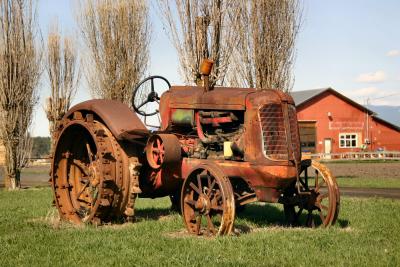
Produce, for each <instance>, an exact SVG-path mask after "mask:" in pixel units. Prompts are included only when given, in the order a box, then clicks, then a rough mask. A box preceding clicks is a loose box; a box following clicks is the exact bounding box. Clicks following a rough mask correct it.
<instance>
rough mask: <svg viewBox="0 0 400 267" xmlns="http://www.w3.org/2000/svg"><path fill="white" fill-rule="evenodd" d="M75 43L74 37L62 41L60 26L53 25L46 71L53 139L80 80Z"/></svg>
mask: <svg viewBox="0 0 400 267" xmlns="http://www.w3.org/2000/svg"><path fill="white" fill-rule="evenodd" d="M75 43H76V41H75V40H74V38H73V37H72V36H66V37H64V38H63V40H62V38H61V34H60V31H59V29H58V24H57V23H54V24H53V25H51V28H50V31H49V35H48V38H47V53H46V70H47V75H48V78H49V81H50V88H51V95H50V97H49V98H48V99H47V103H46V115H47V118H48V120H49V124H50V135H51V136H52V138H54V134H55V132H56V130H57V125H58V123H59V122H60V121H61V119H62V117H63V116H64V114H65V113H66V112H67V111H68V109H69V107H70V105H71V101H72V97H73V96H74V95H75V92H76V88H77V86H78V83H79V79H80V72H79V68H78V56H77V50H76V48H75V45H74V44H75ZM53 141H54V140H53Z"/></svg>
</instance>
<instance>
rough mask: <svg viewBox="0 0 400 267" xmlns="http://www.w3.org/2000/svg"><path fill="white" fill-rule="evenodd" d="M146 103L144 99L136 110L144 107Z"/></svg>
mask: <svg viewBox="0 0 400 267" xmlns="http://www.w3.org/2000/svg"><path fill="white" fill-rule="evenodd" d="M147 102H149V101H148V100H147V99H146V100H145V101H143V102H142V103H141V104H140V105H139V106H138V107H137V109H140V108H141V107H143V106H144V105H146V104H147Z"/></svg>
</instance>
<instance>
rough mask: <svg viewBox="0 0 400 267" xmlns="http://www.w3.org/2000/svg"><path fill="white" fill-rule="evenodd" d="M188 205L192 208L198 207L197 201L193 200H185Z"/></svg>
mask: <svg viewBox="0 0 400 267" xmlns="http://www.w3.org/2000/svg"><path fill="white" fill-rule="evenodd" d="M185 203H186V204H189V205H190V206H192V207H193V208H194V207H195V206H196V203H197V201H195V200H193V199H187V200H185Z"/></svg>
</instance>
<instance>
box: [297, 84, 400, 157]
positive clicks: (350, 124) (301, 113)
mask: <svg viewBox="0 0 400 267" xmlns="http://www.w3.org/2000/svg"><path fill="white" fill-rule="evenodd" d="M297 117H298V120H299V121H316V139H317V140H316V152H317V153H323V152H324V140H325V139H331V142H332V150H331V152H332V153H343V152H358V151H362V150H363V149H364V150H370V151H375V150H377V149H384V150H400V132H399V131H398V130H395V129H394V128H392V127H390V126H388V125H385V124H384V123H382V122H380V121H377V120H375V119H374V118H373V117H371V116H367V114H366V112H365V111H364V110H361V109H360V108H358V107H356V106H354V105H352V104H351V103H349V102H347V101H345V100H344V99H342V98H340V97H338V96H336V95H335V94H333V93H332V92H330V91H326V92H324V93H322V94H320V95H318V96H316V97H314V98H313V99H311V100H310V101H308V102H306V103H304V104H302V105H301V106H300V107H298V109H297ZM367 118H368V120H367ZM367 126H368V127H367ZM367 128H368V131H367ZM340 134H356V135H357V147H355V148H341V147H339V144H340V141H339V135H340ZM365 139H369V141H370V144H368V145H365V144H364V141H365Z"/></svg>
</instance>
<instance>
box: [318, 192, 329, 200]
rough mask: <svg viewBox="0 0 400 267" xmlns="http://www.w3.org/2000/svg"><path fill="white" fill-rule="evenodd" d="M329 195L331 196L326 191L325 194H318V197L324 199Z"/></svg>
mask: <svg viewBox="0 0 400 267" xmlns="http://www.w3.org/2000/svg"><path fill="white" fill-rule="evenodd" d="M327 197H329V194H328V193H325V194H321V195H319V196H318V199H319V200H321V201H322V200H323V199H324V198H327Z"/></svg>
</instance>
